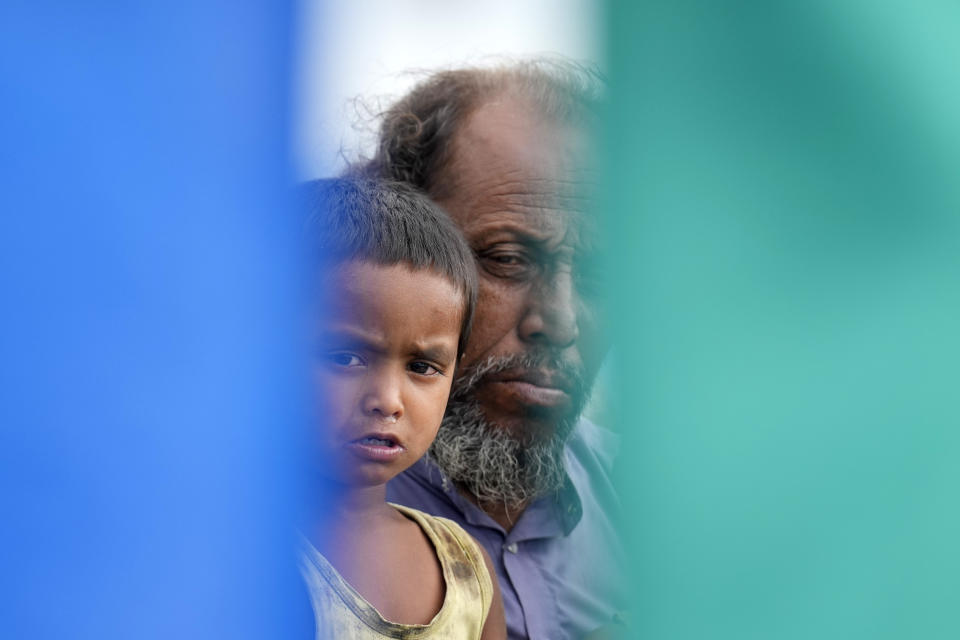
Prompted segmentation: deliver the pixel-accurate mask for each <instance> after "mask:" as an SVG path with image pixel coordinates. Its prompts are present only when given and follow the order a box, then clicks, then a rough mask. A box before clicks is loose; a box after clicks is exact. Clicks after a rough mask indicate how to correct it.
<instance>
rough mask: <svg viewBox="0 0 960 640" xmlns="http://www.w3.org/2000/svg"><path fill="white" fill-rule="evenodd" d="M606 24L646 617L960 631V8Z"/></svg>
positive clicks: (726, 628) (818, 6)
mask: <svg viewBox="0 0 960 640" xmlns="http://www.w3.org/2000/svg"><path fill="white" fill-rule="evenodd" d="M606 16H607V17H606V21H607V25H608V29H609V38H608V41H607V47H608V50H607V56H608V60H607V61H608V69H609V76H610V83H611V95H610V97H611V100H610V107H609V112H608V118H607V121H606V124H605V131H604V135H603V142H604V145H605V157H604V162H605V164H606V167H605V172H606V179H607V181H608V182H607V184H606V188H605V190H604V193H605V196H606V198H607V201H606V202H605V209H606V211H607V213H608V214H609V215H610V216H611V218H612V220H611V228H612V229H613V230H614V231H615V233H612V234H611V243H612V245H611V246H612V251H611V259H612V263H613V264H612V265H611V266H612V268H613V271H614V274H615V278H614V288H613V290H612V298H613V303H614V311H615V313H614V315H615V319H616V331H617V340H616V342H617V346H616V354H617V358H616V361H615V362H614V368H613V370H612V375H611V377H610V382H611V389H610V397H611V400H612V401H613V411H614V415H615V417H616V424H615V425H614V426H615V428H616V429H617V430H618V431H619V432H620V433H621V435H622V436H623V439H624V449H623V454H622V456H621V460H620V468H619V472H620V475H621V483H622V487H623V490H624V493H625V495H624V499H625V505H626V507H627V509H626V512H627V513H628V514H629V518H628V521H627V522H625V523H624V530H625V532H626V533H625V535H626V536H627V538H628V540H629V546H630V548H631V549H632V565H631V567H630V574H631V577H632V578H633V580H634V583H635V586H636V589H637V595H636V603H637V607H636V610H635V612H634V624H635V626H634V628H633V630H632V631H631V637H638V638H639V637H643V638H658V639H666V638H670V639H673V638H676V639H681V638H682V639H686V638H698V639H706V638H738V639H747V638H758V639H759V638H764V639H769V638H775V639H793V638H797V639H800V638H804V639H806V638H874V639H876V638H898V639H899V638H923V639H934V638H937V639H939V638H944V639H947V638H950V639H956V638H960V514H958V510H960V500H958V493H960V491H958V490H960V408H958V405H960V401H958V395H960V394H958V393H957V368H958V362H960V337H958V327H960V287H958V280H960V171H958V170H960V3H958V2H956V0H952V1H949V2H946V1H941V2H931V1H923V2H906V1H899V2H865V1H859V2H858V1H849V0H843V1H839V2H838V1H836V0H834V1H832V2H828V1H813V2H789V3H788V2H735V1H728V2H716V1H670V2H666V1H664V2H642V3H634V2H626V1H612V2H608V3H607V6H606Z"/></svg>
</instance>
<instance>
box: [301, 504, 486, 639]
mask: <svg viewBox="0 0 960 640" xmlns="http://www.w3.org/2000/svg"><path fill="white" fill-rule="evenodd" d="M391 506H393V507H394V508H396V509H397V510H398V511H400V513H402V514H404V515H405V516H407V517H408V518H410V519H411V520H413V521H414V522H416V523H417V524H418V525H420V528H421V529H423V532H424V533H425V534H426V535H427V538H429V540H430V542H431V543H432V544H433V548H434V551H436V553H437V559H438V560H439V561H440V566H441V568H442V569H443V580H444V582H445V583H446V593H445V595H444V598H443V605H442V606H441V607H440V611H438V612H437V615H435V616H434V617H433V620H431V621H430V623H429V624H398V623H396V622H390V621H389V620H386V619H384V618H383V616H381V615H380V612H379V611H377V610H376V609H375V608H374V607H373V605H371V604H370V603H369V602H367V601H366V600H364V599H363V596H361V595H360V594H359V593H357V591H356V590H355V589H354V588H353V587H351V586H350V585H349V584H347V581H346V580H344V579H343V577H342V576H341V575H340V574H339V573H338V572H337V570H336V569H334V568H333V566H332V565H331V564H330V563H329V562H327V559H326V558H324V557H323V556H322V555H320V552H318V551H317V550H316V549H314V548H313V545H311V544H310V543H309V542H307V541H306V540H304V543H303V552H302V554H301V559H300V560H301V561H300V570H301V572H302V574H303V578H304V580H305V581H306V583H307V587H308V589H309V591H310V599H311V601H312V603H313V612H314V615H315V617H316V620H317V636H316V637H317V640H346V639H349V640H354V639H357V640H367V639H371V640H373V639H378V638H439V639H441V640H448V639H449V640H463V639H476V638H479V637H480V634H481V632H482V631H483V623H484V621H485V620H486V619H487V613H488V612H489V611H490V601H491V600H492V598H493V581H492V578H491V576H490V574H489V572H488V571H487V565H486V564H485V563H484V561H483V555H482V553H481V551H480V548H479V547H478V546H477V543H476V542H474V540H473V538H471V537H470V535H469V534H468V533H467V532H466V531H464V530H463V529H462V528H461V527H460V525H458V524H457V523H456V522H453V521H452V520H447V519H446V518H440V517H437V516H431V515H428V514H426V513H423V512H422V511H418V510H416V509H411V508H409V507H403V506H400V505H396V504H393V505H391ZM410 588H411V589H416V588H417V585H416V584H411V585H410Z"/></svg>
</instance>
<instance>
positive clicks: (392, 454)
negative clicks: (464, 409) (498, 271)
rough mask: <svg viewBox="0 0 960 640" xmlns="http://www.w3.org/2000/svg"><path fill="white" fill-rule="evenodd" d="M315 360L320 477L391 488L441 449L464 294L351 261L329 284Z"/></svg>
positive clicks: (435, 281) (434, 280) (406, 270)
mask: <svg viewBox="0 0 960 640" xmlns="http://www.w3.org/2000/svg"><path fill="white" fill-rule="evenodd" d="M328 282H329V285H330V286H328V287H327V305H326V309H325V310H324V313H323V314H322V317H321V319H320V322H319V331H318V332H317V341H316V349H315V355H314V371H315V375H314V380H315V382H316V385H317V391H318V407H317V408H318V420H319V424H320V433H319V443H320V452H319V453H320V457H321V460H320V461H319V462H320V463H321V465H320V469H321V470H322V473H323V475H325V476H326V477H328V478H330V479H333V480H335V481H337V482H339V483H344V484H348V485H352V486H373V485H378V484H383V483H386V482H387V481H388V480H390V479H391V478H392V477H394V476H395V475H397V474H398V473H400V472H401V471H403V470H404V469H406V468H407V467H409V466H410V465H412V464H413V463H414V462H416V461H417V460H418V459H419V458H420V457H421V456H422V455H423V454H424V452H426V450H427V448H428V447H429V446H430V443H431V442H433V438H434V436H435V435H436V434H437V429H438V428H439V426H440V421H441V419H442V418H443V413H444V409H445V408H446V404H447V397H448V396H449V394H450V384H451V381H452V380H453V373H454V368H455V365H456V361H457V342H458V340H459V338H460V328H461V320H462V314H463V308H464V299H463V295H462V294H461V293H460V292H459V291H458V290H457V289H456V287H455V286H454V285H453V283H451V282H450V281H449V280H447V279H446V278H444V277H443V276H441V275H439V274H436V273H434V272H432V271H427V270H416V271H415V270H413V269H411V268H410V267H408V266H406V265H402V264H398V265H393V266H381V265H376V264H371V263H367V262H356V261H354V262H348V263H345V264H344V265H342V266H341V267H340V268H339V269H337V270H336V271H335V272H334V274H333V275H332V276H331V277H330V279H329V281H328Z"/></svg>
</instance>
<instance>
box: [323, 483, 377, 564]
mask: <svg viewBox="0 0 960 640" xmlns="http://www.w3.org/2000/svg"><path fill="white" fill-rule="evenodd" d="M321 495H323V500H322V504H318V505H316V506H317V507H318V510H317V511H316V512H315V514H316V515H315V516H314V518H313V523H312V524H311V527H310V528H311V534H312V535H310V536H309V537H310V538H311V539H312V540H314V541H315V543H317V544H318V548H319V547H325V546H327V544H329V543H330V542H332V541H334V540H343V536H344V535H347V536H349V535H350V532H351V531H356V530H357V527H359V526H363V525H364V524H365V523H368V522H369V521H370V520H376V519H381V518H384V517H392V516H394V515H395V513H396V512H395V510H394V509H393V508H392V507H391V506H390V505H388V504H387V486H386V485H385V484H381V485H375V486H372V487H356V486H351V485H344V484H336V483H324V486H323V490H322V491H321Z"/></svg>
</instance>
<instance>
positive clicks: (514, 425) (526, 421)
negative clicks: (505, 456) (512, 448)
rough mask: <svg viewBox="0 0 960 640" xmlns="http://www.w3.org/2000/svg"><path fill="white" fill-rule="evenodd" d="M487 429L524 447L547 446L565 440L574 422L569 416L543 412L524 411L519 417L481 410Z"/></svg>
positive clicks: (574, 418) (574, 419) (573, 417)
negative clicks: (502, 433)
mask: <svg viewBox="0 0 960 640" xmlns="http://www.w3.org/2000/svg"><path fill="white" fill-rule="evenodd" d="M482 413H483V417H484V419H485V422H486V424H487V429H489V430H491V431H494V430H495V431H500V432H504V433H506V434H507V435H509V437H510V438H511V439H512V440H515V441H517V442H519V443H522V444H524V445H534V444H547V443H549V442H556V441H557V440H565V439H566V435H567V434H566V433H564V432H565V431H568V430H569V428H568V427H567V425H569V424H571V423H573V422H575V421H576V417H575V416H572V415H569V414H565V413H564V414H561V413H557V412H543V411H539V412H538V411H533V410H531V411H526V412H524V413H522V414H520V415H517V414H516V413H504V412H501V411H496V410H494V411H488V410H487V409H486V408H484V409H482Z"/></svg>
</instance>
